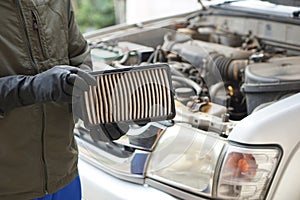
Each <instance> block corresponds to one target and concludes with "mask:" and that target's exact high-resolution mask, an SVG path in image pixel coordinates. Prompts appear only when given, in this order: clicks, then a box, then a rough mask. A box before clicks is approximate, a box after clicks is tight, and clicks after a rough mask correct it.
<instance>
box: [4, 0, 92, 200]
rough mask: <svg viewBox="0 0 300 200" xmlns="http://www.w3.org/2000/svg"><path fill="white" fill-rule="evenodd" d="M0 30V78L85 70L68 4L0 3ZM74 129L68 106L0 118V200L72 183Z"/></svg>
mask: <svg viewBox="0 0 300 200" xmlns="http://www.w3.org/2000/svg"><path fill="white" fill-rule="evenodd" d="M0 24H1V28H0V59H1V62H0V78H1V77H4V76H9V75H17V74H18V75H19V74H22V75H35V74H37V73H40V72H42V71H45V70H47V69H49V68H51V67H53V66H56V65H71V66H78V67H80V68H84V69H90V67H89V66H91V60H90V54H89V48H88V45H87V42H86V41H85V40H84V38H83V36H82V35H81V33H80V31H79V29H78V26H77V25H76V23H75V21H74V13H73V10H72V7H71V3H70V0H1V1H0ZM0 92H1V91H0ZM73 128H74V122H73V116H72V112H71V109H70V105H68V104H63V103H55V102H49V103H45V104H34V105H30V106H26V107H20V108H16V109H13V110H10V111H7V112H5V113H2V114H1V117H0V199H5V200H11V199H13V200H15V199H16V200H17V199H20V200H24V199H25V200H26V199H32V198H36V197H41V196H44V195H45V194H47V193H53V192H55V191H57V190H58V189H60V188H62V187H64V186H65V185H67V184H68V183H69V182H70V181H71V180H73V179H74V178H75V177H76V176H77V174H78V170H77V156H78V150H77V146H76V141H75V139H74V136H73Z"/></svg>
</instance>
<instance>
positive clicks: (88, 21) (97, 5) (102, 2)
mask: <svg viewBox="0 0 300 200" xmlns="http://www.w3.org/2000/svg"><path fill="white" fill-rule="evenodd" d="M72 3H73V7H74V10H75V16H76V20H77V22H78V24H79V27H80V30H81V31H82V32H83V33H85V32H87V31H91V30H95V29H99V28H103V27H107V26H111V25H114V24H115V23H116V22H115V21H116V19H115V12H114V0H72Z"/></svg>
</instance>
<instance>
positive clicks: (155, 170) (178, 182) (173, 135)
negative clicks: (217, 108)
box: [147, 124, 281, 200]
mask: <svg viewBox="0 0 300 200" xmlns="http://www.w3.org/2000/svg"><path fill="white" fill-rule="evenodd" d="M233 145H234V144H231V143H228V141H225V140H223V139H222V138H220V137H219V136H218V135H214V134H213V133H208V132H205V131H201V130H196V129H194V128H192V127H190V126H188V125H183V124H177V125H175V126H173V127H171V128H168V129H167V130H166V132H165V133H164V134H163V135H162V137H161V139H160V140H159V142H158V144H157V146H156V148H155V150H154V151H153V152H152V155H151V158H150V161H149V165H148V169H147V177H149V178H151V179H153V180H156V181H159V182H161V183H165V184H167V185H169V186H173V187H174V188H177V189H180V190H182V191H185V192H191V193H194V194H198V195H201V196H205V197H211V198H217V199H247V200H248V199H263V198H264V197H265V195H266V192H267V190H268V188H269V186H270V183H271V180H272V177H273V175H274V172H275V169H276V167H277V165H278V161H279V157H280V154H281V152H280V149H279V148H276V147H274V148H265V147H261V148H252V147H249V148H248V147H239V146H233Z"/></svg>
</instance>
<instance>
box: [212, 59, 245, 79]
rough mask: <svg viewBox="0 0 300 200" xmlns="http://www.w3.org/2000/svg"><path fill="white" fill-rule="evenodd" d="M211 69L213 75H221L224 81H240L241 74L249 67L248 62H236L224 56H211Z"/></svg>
mask: <svg viewBox="0 0 300 200" xmlns="http://www.w3.org/2000/svg"><path fill="white" fill-rule="evenodd" d="M210 60H211V61H210V64H209V69H211V72H212V73H213V74H216V73H219V74H220V75H221V77H222V79H223V81H240V79H241V77H240V76H239V72H240V70H241V69H245V67H246V66H247V63H248V61H247V60H234V59H232V58H226V57H225V56H224V55H222V54H213V55H210Z"/></svg>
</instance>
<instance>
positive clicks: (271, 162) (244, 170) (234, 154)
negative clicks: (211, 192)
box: [217, 145, 280, 199]
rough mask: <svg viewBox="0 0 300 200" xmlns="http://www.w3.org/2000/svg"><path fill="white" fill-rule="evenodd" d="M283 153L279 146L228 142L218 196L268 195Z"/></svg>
mask: <svg viewBox="0 0 300 200" xmlns="http://www.w3.org/2000/svg"><path fill="white" fill-rule="evenodd" d="M279 156H280V150H279V149H278V148H245V147H238V146H231V145H229V146H228V149H227V152H226V155H225V158H224V162H223V163H222V167H221V171H220V178H219V182H218V187H217V196H218V198H222V199H264V197H265V195H266V192H267V190H268V188H269V186H270V182H271V180H272V177H273V175H274V172H275V169H276V167H277V164H278V161H279Z"/></svg>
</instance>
